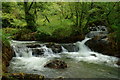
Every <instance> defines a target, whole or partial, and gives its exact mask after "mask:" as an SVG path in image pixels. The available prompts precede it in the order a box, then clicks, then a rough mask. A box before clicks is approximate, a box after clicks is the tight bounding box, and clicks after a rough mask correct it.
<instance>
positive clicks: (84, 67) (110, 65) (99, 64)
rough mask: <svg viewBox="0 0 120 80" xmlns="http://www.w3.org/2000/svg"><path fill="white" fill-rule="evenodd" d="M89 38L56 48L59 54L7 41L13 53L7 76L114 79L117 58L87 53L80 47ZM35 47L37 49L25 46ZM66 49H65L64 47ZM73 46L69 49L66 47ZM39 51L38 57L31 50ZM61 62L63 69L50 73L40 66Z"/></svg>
mask: <svg viewBox="0 0 120 80" xmlns="http://www.w3.org/2000/svg"><path fill="white" fill-rule="evenodd" d="M89 39H90V38H85V39H84V40H83V41H81V42H80V41H79V42H76V43H73V44H58V45H60V46H61V49H62V51H61V52H56V53H55V52H54V51H53V50H52V48H48V47H47V44H46V43H40V42H36V41H14V40H12V41H11V46H12V48H13V50H14V52H15V54H14V55H13V56H14V57H13V58H12V60H11V62H10V66H9V67H8V68H9V72H10V73H19V72H24V73H33V74H41V75H44V76H45V77H48V78H56V77H60V76H62V77H64V78H117V79H118V72H119V71H120V70H119V66H118V65H117V64H116V62H117V61H118V58H116V57H113V56H107V55H103V54H101V53H97V52H94V51H91V50H90V49H89V48H88V47H87V46H86V45H85V44H84V43H85V42H86V41H88V40H89ZM32 44H37V47H28V45H32ZM66 45H67V46H66ZM71 45H73V46H72V47H70V46H71ZM35 49H36V50H41V49H42V54H38V53H37V52H36V53H35V52H34V54H33V50H35ZM55 59H59V60H63V61H65V62H66V63H67V65H68V68H66V69H50V68H45V67H44V65H45V64H46V63H47V62H48V61H50V60H55Z"/></svg>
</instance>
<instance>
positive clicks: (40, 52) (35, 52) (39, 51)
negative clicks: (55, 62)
mask: <svg viewBox="0 0 120 80" xmlns="http://www.w3.org/2000/svg"><path fill="white" fill-rule="evenodd" d="M32 54H33V55H35V56H37V55H43V54H44V50H43V49H42V48H33V49H32Z"/></svg>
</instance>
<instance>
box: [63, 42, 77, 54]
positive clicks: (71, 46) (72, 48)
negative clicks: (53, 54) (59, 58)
mask: <svg viewBox="0 0 120 80" xmlns="http://www.w3.org/2000/svg"><path fill="white" fill-rule="evenodd" d="M62 46H63V47H64V48H65V49H67V50H68V52H77V51H78V50H79V48H78V47H77V46H76V45H75V44H73V43H69V44H62Z"/></svg>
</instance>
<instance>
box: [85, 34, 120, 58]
mask: <svg viewBox="0 0 120 80" xmlns="http://www.w3.org/2000/svg"><path fill="white" fill-rule="evenodd" d="M85 44H86V45H87V46H88V47H89V48H90V49H91V50H92V51H95V52H99V53H102V54H105V55H109V56H116V57H120V55H119V49H118V47H117V45H116V43H115V42H114V41H112V40H110V39H109V38H108V37H107V38H104V39H101V37H99V36H96V37H94V38H93V39H91V40H89V41H87V42H86V43H85Z"/></svg>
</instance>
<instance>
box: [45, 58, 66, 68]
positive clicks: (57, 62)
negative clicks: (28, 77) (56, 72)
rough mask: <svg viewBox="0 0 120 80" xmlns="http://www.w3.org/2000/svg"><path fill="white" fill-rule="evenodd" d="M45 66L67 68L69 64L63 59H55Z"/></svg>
mask: <svg viewBox="0 0 120 80" xmlns="http://www.w3.org/2000/svg"><path fill="white" fill-rule="evenodd" d="M44 67H49V68H53V69H64V68H67V64H66V63H65V62H64V61H61V60H53V61H50V62H49V63H47V64H46V65H45V66H44Z"/></svg>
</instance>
